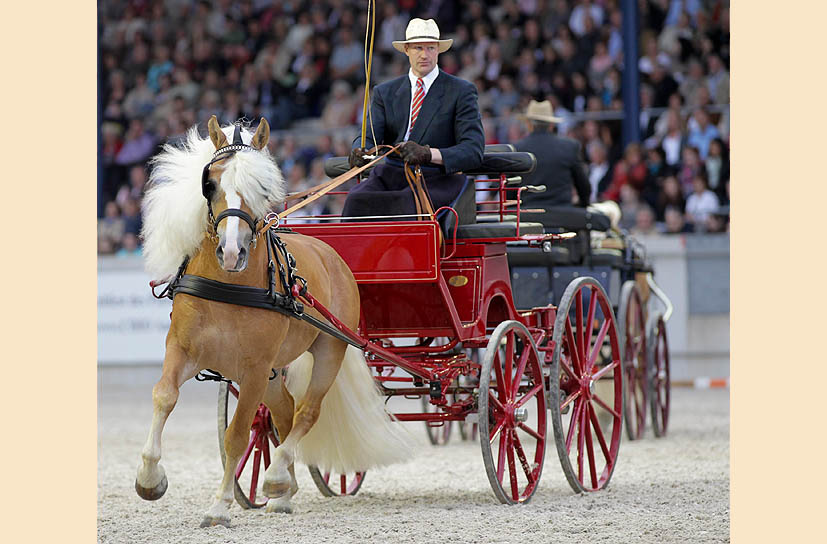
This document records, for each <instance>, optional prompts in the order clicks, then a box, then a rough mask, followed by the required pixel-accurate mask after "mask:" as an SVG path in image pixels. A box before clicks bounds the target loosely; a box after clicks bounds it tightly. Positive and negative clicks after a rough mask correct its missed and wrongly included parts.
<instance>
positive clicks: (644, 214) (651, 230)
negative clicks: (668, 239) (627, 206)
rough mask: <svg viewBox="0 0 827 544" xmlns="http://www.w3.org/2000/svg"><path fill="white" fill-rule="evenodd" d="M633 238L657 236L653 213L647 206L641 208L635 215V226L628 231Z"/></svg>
mask: <svg viewBox="0 0 827 544" xmlns="http://www.w3.org/2000/svg"><path fill="white" fill-rule="evenodd" d="M630 233H631V234H632V235H633V236H653V235H656V234H659V232H658V229H657V224H656V223H655V212H653V211H652V208H650V207H649V206H642V207H641V208H640V209H639V210H638V211H637V215H635V226H633V227H632V228H631V229H630Z"/></svg>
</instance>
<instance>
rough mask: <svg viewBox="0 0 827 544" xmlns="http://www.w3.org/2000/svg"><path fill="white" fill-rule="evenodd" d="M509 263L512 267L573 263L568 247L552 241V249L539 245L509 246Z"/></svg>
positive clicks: (507, 250)
mask: <svg viewBox="0 0 827 544" xmlns="http://www.w3.org/2000/svg"><path fill="white" fill-rule="evenodd" d="M506 253H507V254H508V265H509V266H511V267H527V266H528V267H530V266H565V265H569V264H571V256H570V254H569V250H568V248H565V247H562V246H559V245H555V244H554V243H552V245H551V251H543V250H542V249H541V248H537V247H526V246H508V248H507V249H506Z"/></svg>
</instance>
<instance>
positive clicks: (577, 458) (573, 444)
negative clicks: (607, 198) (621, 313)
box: [549, 276, 623, 492]
mask: <svg viewBox="0 0 827 544" xmlns="http://www.w3.org/2000/svg"><path fill="white" fill-rule="evenodd" d="M552 342H553V343H554V352H553V356H552V361H551V376H550V384H551V387H550V391H549V404H550V405H551V414H552V418H551V420H552V424H553V429H554V439H555V442H556V445H557V455H558V456H559V457H560V463H561V464H562V465H563V472H564V473H565V475H566V479H567V480H568V481H569V484H570V485H571V487H572V489H574V490H575V491H576V492H583V491H596V490H598V489H602V488H604V487H606V485H608V483H609V480H610V479H611V477H612V473H613V472H614V469H615V466H616V464H617V454H618V450H619V449H620V435H621V427H622V426H623V419H622V412H623V371H622V366H621V359H620V347H619V342H618V334H617V330H616V327H615V321H614V314H613V313H612V307H611V304H610V302H609V299H608V297H607V296H606V292H605V291H604V290H603V288H602V287H601V286H600V284H599V283H598V282H597V281H596V280H595V279H594V278H591V277H587V276H583V277H580V278H577V279H575V280H573V281H572V282H571V283H570V284H569V285H568V287H566V290H565V292H564V293H563V296H562V298H561V300H560V306H559V307H558V308H557V317H556V318H555V321H554V330H553V333H552ZM555 380H556V383H555ZM575 467H576V468H575Z"/></svg>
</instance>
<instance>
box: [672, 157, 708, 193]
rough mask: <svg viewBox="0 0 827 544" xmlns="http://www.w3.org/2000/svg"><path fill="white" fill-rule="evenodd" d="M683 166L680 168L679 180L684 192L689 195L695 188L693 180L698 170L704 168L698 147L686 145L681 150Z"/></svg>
mask: <svg viewBox="0 0 827 544" xmlns="http://www.w3.org/2000/svg"><path fill="white" fill-rule="evenodd" d="M681 159H682V162H681V167H680V169H679V170H678V174H677V175H678V181H679V182H680V183H681V189H682V191H683V194H684V195H686V196H688V195H689V194H690V193H691V192H692V190H693V180H694V179H695V176H696V175H697V174H698V172H700V171H701V169H702V168H704V164H703V162H702V161H701V155H700V153H699V152H698V148H697V147H694V146H691V145H685V146H684V147H683V150H682V151H681Z"/></svg>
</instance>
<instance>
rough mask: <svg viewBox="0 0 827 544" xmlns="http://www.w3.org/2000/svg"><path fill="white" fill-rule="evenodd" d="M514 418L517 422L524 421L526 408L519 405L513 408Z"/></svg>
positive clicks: (526, 414) (526, 417) (526, 412)
mask: <svg viewBox="0 0 827 544" xmlns="http://www.w3.org/2000/svg"><path fill="white" fill-rule="evenodd" d="M514 420H515V421H517V422H525V421H527V420H528V408H526V407H524V406H521V407H520V408H517V409H516V410H514Z"/></svg>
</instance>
